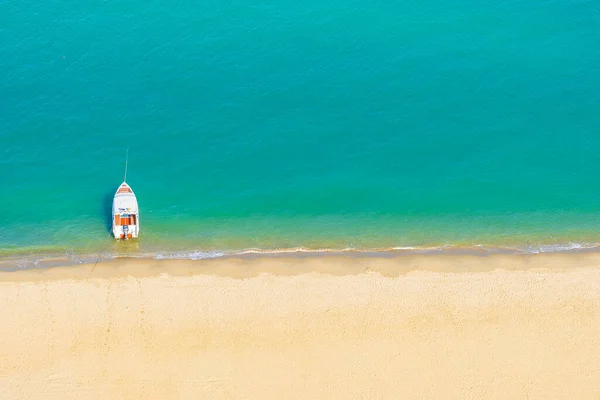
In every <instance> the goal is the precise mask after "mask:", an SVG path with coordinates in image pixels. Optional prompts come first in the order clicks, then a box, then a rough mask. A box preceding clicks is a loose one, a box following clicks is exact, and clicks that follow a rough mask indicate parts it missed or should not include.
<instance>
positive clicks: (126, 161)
mask: <svg viewBox="0 0 600 400" xmlns="http://www.w3.org/2000/svg"><path fill="white" fill-rule="evenodd" d="M128 161H129V147H128V148H127V153H126V155H125V177H124V178H123V182H127V164H128Z"/></svg>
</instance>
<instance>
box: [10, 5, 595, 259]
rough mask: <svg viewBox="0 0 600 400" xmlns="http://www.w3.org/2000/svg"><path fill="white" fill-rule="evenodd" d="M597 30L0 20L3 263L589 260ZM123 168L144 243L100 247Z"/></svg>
mask: <svg viewBox="0 0 600 400" xmlns="http://www.w3.org/2000/svg"><path fill="white" fill-rule="evenodd" d="M599 26H600V3H598V2H593V1H574V0H571V1H566V2H556V1H541V2H531V1H512V2H500V1H490V0H484V1H480V2H477V4H473V2H466V1H458V0H455V1H449V0H442V1H439V0H438V1H427V0H426V1H421V2H389V1H387V2H383V1H382V2H378V1H375V2H373V1H370V2H366V1H341V0H332V1H328V2H325V3H324V2H322V1H315V0H307V1H303V2H290V1H285V2H284V1H274V2H269V4H258V3H257V2H255V1H242V0H237V1H231V2H222V1H205V2H201V3H198V2H192V1H186V0H184V1H178V2H174V3H173V2H159V1H139V0H135V1H133V0H126V1H102V2H81V3H70V2H58V3H56V2H54V3H44V2H42V3H39V2H36V3H33V2H22V1H15V0H8V1H4V2H2V3H0V44H1V45H0V76H1V77H2V79H0V144H1V147H0V210H2V211H1V213H0V254H4V255H18V254H38V253H48V254H50V253H57V254H64V253H65V252H66V253H69V252H74V253H86V252H88V253H92V252H99V251H107V252H117V253H123V252H124V253H127V254H142V253H144V254H145V253H161V254H163V252H175V253H177V252H185V251H190V252H191V251H200V252H207V253H208V254H218V252H228V251H238V250H244V249H249V248H257V249H267V250H268V249H272V250H274V249H289V248H307V249H324V248H327V249H343V248H355V249H365V250H368V249H382V248H390V247H411V246H413V247H435V246H444V245H456V246H474V245H478V244H484V245H489V246H509V247H510V246H516V247H519V248H546V247H544V246H556V248H565V247H569V246H579V245H588V244H594V243H597V242H600V214H599V213H598V211H599V210H600V184H599V179H598V177H599V176H600V162H599V157H598V149H599V148H600V112H598V110H599V109H600V78H599V77H600V46H598V43H600V29H598V27H599ZM127 148H130V156H129V161H130V162H129V175H128V182H129V183H130V185H131V186H132V188H133V189H134V191H135V192H136V194H137V196H138V200H139V204H140V209H141V223H142V238H141V239H140V240H139V241H138V242H137V243H135V244H132V243H129V244H115V243H113V241H111V239H110V237H109V224H110V202H111V200H112V195H113V194H114V191H115V190H116V188H117V186H118V185H119V184H120V183H121V181H122V178H123V169H124V168H123V167H124V158H125V152H126V149H127ZM211 252H212V253H211ZM215 252H216V253H215ZM201 254H203V253H201Z"/></svg>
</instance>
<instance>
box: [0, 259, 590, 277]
mask: <svg viewBox="0 0 600 400" xmlns="http://www.w3.org/2000/svg"><path fill="white" fill-rule="evenodd" d="M55 263H56V264H55V265H51V266H44V267H34V268H22V269H2V268H1V265H2V264H1V263H0V282H10V281H31V282H39V281H49V280H61V279H72V280H86V279H113V278H125V277H135V278H144V277H156V276H172V277H179V276H195V275H206V276H216V277H223V278H233V279H247V278H252V277H256V276H260V275H263V274H266V275H273V276H297V275H303V274H322V275H332V276H346V275H360V274H364V273H377V274H379V275H381V276H383V277H399V276H406V275H408V274H411V273H427V272H431V273H439V274H448V275H451V274H461V273H486V272H493V271H540V272H565V271H571V270H574V269H599V270H600V252H598V251H571V252H555V253H536V254H501V253H496V254H472V253H463V252H457V253H426V254H416V253H404V252H323V253H314V252H300V253H266V254H265V253H261V254H259V253H249V254H242V255H230V256H223V257H216V258H205V259H199V260H190V259H154V258H138V257H120V258H113V259H104V260H100V261H99V262H84V263H78V264H63V263H62V260H60V259H57V260H55Z"/></svg>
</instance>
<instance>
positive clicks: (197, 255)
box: [153, 251, 225, 260]
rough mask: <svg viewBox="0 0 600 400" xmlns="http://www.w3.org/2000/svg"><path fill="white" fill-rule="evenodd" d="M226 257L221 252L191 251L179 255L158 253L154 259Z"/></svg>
mask: <svg viewBox="0 0 600 400" xmlns="http://www.w3.org/2000/svg"><path fill="white" fill-rule="evenodd" d="M223 256H225V253H222V252H220V251H208V252H205V251H191V252H179V253H167V254H165V253H157V254H156V255H155V256H154V257H153V258H154V259H155V260H204V259H207V258H218V257H223Z"/></svg>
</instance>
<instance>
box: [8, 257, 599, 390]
mask: <svg viewBox="0 0 600 400" xmlns="http://www.w3.org/2000/svg"><path fill="white" fill-rule="evenodd" d="M0 304H1V305H2V306H1V307H0V360H1V362H0V391H1V393H2V396H1V397H2V398H3V399H82V398H85V399H170V398H173V399H198V398H201V399H241V398H243V399H282V398H285V399H331V398H336V399H396V398H410V399H452V398H454V399H481V398H486V399H508V398H510V399H525V398H527V399H567V398H568V399H598V398H600V385H598V381H600V351H599V349H600V254H598V253H581V254H575V253H573V254H564V253H556V254H536V255H491V256H474V255H465V254H457V255H402V256H378V255H372V256H359V255H349V256H345V255H339V254H338V255H317V256H297V255H289V256H277V257H267V256H252V257H241V258H222V259H214V260H201V261H186V260H134V259H120V260H113V261H110V262H102V263H99V264H98V265H96V266H94V265H80V266H70V267H56V268H48V269H37V270H25V271H14V272H0Z"/></svg>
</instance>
